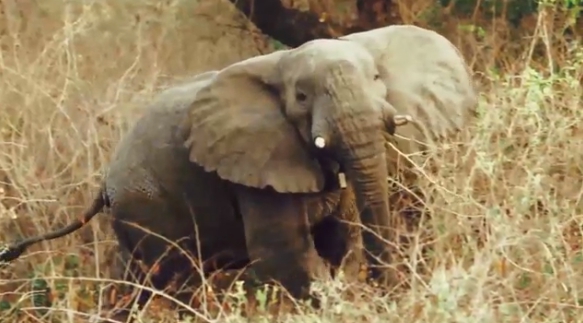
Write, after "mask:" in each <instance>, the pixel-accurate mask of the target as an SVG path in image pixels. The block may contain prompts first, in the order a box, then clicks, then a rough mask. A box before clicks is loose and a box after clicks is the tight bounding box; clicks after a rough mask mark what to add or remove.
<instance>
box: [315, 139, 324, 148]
mask: <svg viewBox="0 0 583 323" xmlns="http://www.w3.org/2000/svg"><path fill="white" fill-rule="evenodd" d="M314 145H316V147H318V148H320V149H322V148H324V147H326V139H324V138H322V137H316V139H314Z"/></svg>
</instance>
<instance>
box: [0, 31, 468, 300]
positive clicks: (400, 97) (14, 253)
mask: <svg viewBox="0 0 583 323" xmlns="http://www.w3.org/2000/svg"><path fill="white" fill-rule="evenodd" d="M475 102H476V98H475V92H474V89H473V85H472V82H471V76H470V73H469V70H468V69H467V67H466V66H465V63H464V61H463V58H462V57H461V56H460V55H459V53H458V52H457V50H456V49H455V47H454V46H453V45H452V44H451V43H450V42H448V41H447V40H446V39H445V38H443V37H442V36H439V35H438V34H436V33H434V32H432V31H429V30H425V29H422V28H419V27H414V26H391V27H385V28H380V29H377V30H373V31H369V32H364V33H358V34H352V35H349V36H346V37H343V38H341V39H317V40H313V41H310V42H308V43H305V44H304V45H302V46H300V47H298V48H295V49H290V50H281V51H277V52H274V53H271V54H267V55H262V56H257V57H253V58H250V59H247V60H244V61H241V62H238V63H235V64H232V65H230V66H227V67H225V68H224V69H222V70H220V71H213V72H207V73H204V74H201V75H199V76H197V77H196V78H195V79H194V80H192V81H191V82H190V83H189V84H187V85H184V86H180V87H176V88H173V89H170V90H168V91H166V92H164V93H162V94H161V95H160V96H159V97H158V98H157V99H156V100H155V102H154V103H153V104H152V105H151V106H150V107H149V109H148V110H147V112H146V113H145V114H144V115H143V116H142V117H141V119H140V120H138V122H137V123H136V124H135V126H134V127H133V128H132V130H131V131H130V132H129V133H128V134H127V135H126V136H125V137H124V138H123V139H122V141H121V142H120V143H119V145H118V147H117V149H116V152H115V154H114V157H113V159H112V161H111V164H110V166H109V169H108V172H107V174H106V176H105V178H104V181H103V185H102V188H101V193H100V195H99V196H98V197H97V198H96V199H95V201H94V204H93V206H92V207H91V208H90V209H89V210H88V211H87V213H86V214H85V219H84V221H79V222H75V223H73V224H71V225H70V226H69V227H67V228H65V229H63V230H60V231H59V232H55V233H49V234H46V235H43V236H39V237H36V238H31V239H29V240H25V241H23V242H21V243H19V244H16V245H14V246H13V247H11V248H8V249H6V250H5V251H4V253H3V254H2V257H0V259H4V260H11V259H14V258H16V257H18V256H19V255H20V254H21V253H22V252H23V251H24V249H25V248H26V247H27V246H29V245H31V244H33V243H35V242H38V241H40V240H42V239H53V238H56V237H59V236H62V235H64V234H67V233H69V232H72V231H74V230H76V229H78V228H79V227H81V226H82V225H83V223H85V222H87V221H88V220H89V219H90V218H91V217H92V216H93V215H94V214H96V213H97V212H99V211H100V210H101V209H102V208H103V207H104V206H108V207H110V209H111V214H112V216H113V219H114V221H113V228H114V231H115V234H116V236H117V239H118V240H119V244H120V247H121V248H122V249H124V250H125V251H126V252H127V253H128V254H129V255H130V256H131V257H129V261H130V262H132V263H134V264H135V263H136V262H137V261H138V260H139V261H140V262H141V263H142V264H144V265H145V268H147V269H149V270H150V272H149V273H147V274H148V275H149V276H150V277H149V278H150V280H151V281H152V282H153V283H154V286H155V287H156V288H164V287H166V286H167V285H168V284H169V283H170V281H171V278H173V277H174V278H177V279H178V281H179V283H183V282H185V281H187V280H189V279H192V278H193V277H194V276H198V273H197V272H196V270H195V268H196V265H197V263H196V261H194V262H193V261H192V260H191V259H190V258H194V259H198V260H201V261H204V262H205V263H206V264H205V265H204V266H203V271H205V272H209V271H213V270H217V269H219V268H241V267H243V266H245V265H248V264H250V266H251V269H252V272H253V273H254V275H255V277H256V278H257V279H258V280H259V281H262V282H266V281H269V280H272V279H273V280H276V281H279V282H280V283H282V285H283V286H284V287H286V289H287V290H288V291H289V292H290V293H291V294H292V295H293V296H294V297H306V296H307V295H308V294H309V287H310V282H311V281H313V279H315V278H318V277H326V276H328V275H329V274H330V271H329V270H328V264H330V265H332V267H333V268H337V267H338V266H339V265H340V263H341V262H342V261H343V260H345V261H344V262H345V263H347V265H348V267H347V269H346V270H347V275H348V276H349V277H353V276H355V274H356V272H357V270H358V267H359V266H360V264H361V257H366V259H364V262H365V263H366V264H367V265H368V266H369V268H371V273H370V274H371V278H372V279H375V280H377V281H379V282H380V283H383V282H387V281H389V280H390V277H391V275H390V274H389V271H388V269H387V268H386V266H385V267H383V266H382V265H383V263H389V262H390V252H389V251H390V250H389V245H388V244H387V243H386V242H387V241H391V240H392V234H391V231H390V228H388V224H389V223H391V219H390V216H391V212H390V210H389V204H388V197H389V191H388V183H387V177H388V176H389V173H388V169H392V165H389V163H390V159H388V158H387V156H386V155H385V154H386V147H385V139H384V136H386V135H389V136H392V135H393V134H394V133H395V131H396V128H397V127H398V126H400V125H405V124H407V122H408V121H411V118H410V117H409V116H408V114H409V113H410V112H411V114H412V115H414V116H415V117H419V118H418V119H419V120H414V121H415V122H413V124H414V125H415V126H414V127H413V128H407V129H409V130H408V132H407V134H410V135H411V136H413V137H415V138H416V139H419V134H429V135H431V134H432V133H436V134H437V135H443V134H446V133H448V132H453V131H456V130H458V129H459V128H460V127H462V126H463V125H464V122H465V120H466V118H467V117H469V116H470V115H472V113H473V109H474V108H475ZM397 111H399V113H402V114H398V112H397ZM399 129H400V128H399ZM427 130H429V131H427ZM354 222H356V223H360V224H361V225H362V227H363V228H364V229H363V230H360V227H357V226H352V225H350V223H354ZM363 250H365V251H366V252H364V253H363V252H362V251H363ZM135 268H136V269H135V272H136V273H139V270H138V269H137V268H138V266H136V267H135ZM140 277H143V275H142V276H140ZM139 279H142V278H139ZM143 300H145V299H142V300H141V301H143Z"/></svg>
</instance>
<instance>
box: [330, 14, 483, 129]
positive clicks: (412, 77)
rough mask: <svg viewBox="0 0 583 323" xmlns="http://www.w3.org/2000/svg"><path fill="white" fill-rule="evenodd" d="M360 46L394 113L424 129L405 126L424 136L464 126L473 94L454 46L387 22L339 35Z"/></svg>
mask: <svg viewBox="0 0 583 323" xmlns="http://www.w3.org/2000/svg"><path fill="white" fill-rule="evenodd" d="M340 39H343V40H349V41H353V42H356V43H358V44H360V45H362V46H364V47H365V48H366V49H367V50H368V51H369V52H370V53H371V54H372V56H373V57H374V59H375V61H376V63H377V65H378V66H379V69H380V70H381V78H382V79H383V81H384V82H385V85H386V86H387V101H388V102H389V103H391V104H392V105H393V106H394V107H395V109H396V110H397V112H398V113H401V114H409V115H411V116H412V117H413V118H414V119H416V120H419V121H421V122H422V123H423V124H424V126H425V130H424V131H423V132H424V133H421V131H420V130H419V131H418V130H412V131H407V130H406V129H410V130H411V129H412V128H411V127H412V126H411V125H407V126H404V127H400V128H399V129H402V131H405V132H408V133H413V136H414V137H417V139H420V140H425V139H429V138H426V136H427V135H429V134H427V133H425V131H429V132H430V135H433V136H434V138H436V137H444V136H446V135H448V134H450V133H452V132H455V131H457V130H459V129H461V128H463V127H464V126H466V124H467V121H468V119H469V117H472V116H474V115H475V113H476V108H477V102H478V97H477V93H476V90H475V88H474V84H473V80H472V74H471V71H470V70H469V68H468V67H467V65H466V63H465V61H464V59H463V57H462V56H461V55H460V53H459V51H458V50H457V48H456V47H455V46H454V45H453V44H452V43H451V42H450V41H449V40H447V39H446V38H445V37H443V36H441V35H439V34H438V33H436V32H434V31H431V30H428V29H424V28H421V27H417V26H413V25H393V26H389V27H383V28H378V29H373V30H369V31H365V32H359V33H353V34H350V35H346V36H343V37H340Z"/></svg>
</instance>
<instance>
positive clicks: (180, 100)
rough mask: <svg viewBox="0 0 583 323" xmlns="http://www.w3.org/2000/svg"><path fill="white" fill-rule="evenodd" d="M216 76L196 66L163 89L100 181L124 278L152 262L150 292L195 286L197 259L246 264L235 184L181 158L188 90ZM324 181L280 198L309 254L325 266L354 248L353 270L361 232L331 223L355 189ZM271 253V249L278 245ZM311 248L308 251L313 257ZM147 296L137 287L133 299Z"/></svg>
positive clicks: (350, 214)
mask: <svg viewBox="0 0 583 323" xmlns="http://www.w3.org/2000/svg"><path fill="white" fill-rule="evenodd" d="M215 74H216V72H209V73H205V74H204V75H202V76H198V77H196V78H195V81H192V82H191V83H189V84H186V85H183V86H179V87H175V88H171V89H169V90H167V91H165V92H164V93H162V94H161V95H160V96H159V97H158V98H157V99H156V101H155V103H153V104H152V105H151V106H150V107H148V108H147V111H146V112H145V113H144V114H143V116H142V117H141V118H140V119H139V120H138V121H137V122H136V124H135V125H134V126H133V128H132V129H131V130H130V131H129V132H128V133H127V134H126V135H125V137H124V138H123V139H122V141H121V142H120V143H119V145H118V147H117V149H116V151H115V153H114V155H113V158H112V160H111V162H110V165H109V167H108V171H107V174H106V176H105V180H104V182H105V193H106V198H107V200H108V201H109V207H110V209H109V212H110V213H111V215H112V216H113V228H114V231H115V234H116V237H117V239H118V241H119V245H120V251H121V253H122V258H123V259H124V261H125V263H124V265H126V266H128V269H129V270H128V271H125V275H124V277H123V278H124V279H126V280H130V281H135V282H138V283H141V280H143V279H145V277H144V272H143V270H144V269H151V272H150V273H149V276H150V277H147V279H148V280H149V281H150V282H152V283H153V285H154V287H156V288H158V289H164V288H166V287H168V285H169V283H170V282H171V280H173V279H174V280H173V281H172V283H173V284H174V285H176V284H178V286H182V285H184V284H186V285H189V287H196V286H198V285H199V283H200V282H199V279H200V269H197V267H198V266H199V264H198V261H204V262H206V265H205V266H204V270H203V271H204V273H205V274H209V273H210V272H212V271H214V270H217V269H221V268H222V269H236V268H243V267H244V266H246V265H248V264H249V256H248V253H247V250H246V242H247V240H246V238H245V230H244V226H243V220H242V215H241V212H240V208H241V205H240V204H241V201H239V200H238V198H237V195H236V192H235V190H236V189H237V187H238V188H240V185H237V184H233V183H230V182H228V181H225V180H223V179H221V178H220V177H219V176H217V174H216V173H209V172H207V171H205V170H204V169H203V168H202V167H200V166H198V165H196V164H194V163H192V162H190V161H189V159H188V153H189V151H188V149H187V148H186V147H185V146H184V141H185V139H186V135H187V132H186V130H187V129H186V128H185V123H184V121H185V120H188V119H187V113H188V111H189V108H190V105H191V103H192V101H193V100H194V98H195V96H196V93H197V88H199V87H200V86H202V85H203V84H204V83H205V82H208V79H210V78H212V77H214V75H215ZM331 182H332V180H331ZM332 186H333V188H330V189H327V190H326V191H325V192H322V193H317V194H296V195H294V196H293V198H292V199H291V200H289V201H287V202H284V203H293V204H294V205H295V206H296V207H291V208H290V211H293V212H298V211H299V212H300V213H303V214H298V215H297V216H295V218H297V217H300V216H305V217H306V218H307V219H308V221H309V223H310V226H309V227H310V228H311V231H312V235H313V237H314V243H315V247H316V249H317V251H318V255H319V256H321V257H323V258H324V259H325V260H326V261H327V262H328V263H329V264H330V265H332V269H336V268H338V266H340V264H341V262H342V260H343V257H344V256H345V255H346V253H347V252H348V251H349V250H348V249H349V248H352V249H354V250H351V251H352V252H353V253H352V255H351V256H350V257H349V258H348V259H346V260H345V262H346V263H347V264H348V266H346V268H345V270H346V271H347V272H349V273H353V274H349V276H352V277H356V276H357V274H358V271H359V270H360V264H362V263H363V261H362V259H361V258H362V256H361V254H359V251H358V249H356V247H360V231H359V230H358V228H357V227H355V226H351V225H349V224H345V223H341V222H340V221H341V220H346V221H351V222H356V223H358V213H357V209H356V205H355V202H354V195H353V192H352V189H351V187H348V188H347V189H344V190H341V189H339V188H338V186H337V185H332ZM251 194H259V195H263V196H264V198H265V199H266V200H272V201H280V200H278V199H277V197H275V198H274V196H278V195H280V194H279V193H276V192H273V191H272V190H269V189H266V190H253V191H252V192H251ZM290 196H291V195H290ZM251 207H257V208H259V207H265V206H261V205H254V206H251ZM282 208H285V204H283V203H279V202H278V203H274V212H285V211H282ZM274 221H276V223H273V222H271V223H270V222H268V221H265V222H266V223H265V226H266V229H268V228H269V226H270V225H271V227H273V228H275V227H281V228H286V227H289V228H290V229H291V228H293V226H294V223H292V222H290V223H286V222H285V221H286V220H285V218H282V219H277V218H276V219H274ZM125 222H128V223H133V225H130V224H126V223H125ZM137 226H139V227H142V228H143V229H140V228H138V227H137ZM144 229H145V230H144ZM148 231H149V232H151V233H152V234H148ZM196 233H198V237H197V236H196ZM158 235H159V236H162V237H158ZM266 238H267V239H268V238H269V237H266ZM165 240H167V241H165ZM197 241H199V243H200V245H199V246H197ZM274 241H276V240H274ZM297 243H298V244H300V243H301V241H298V242H297ZM173 244H175V245H176V246H175V247H173ZM176 247H180V248H182V249H183V250H182V251H180V250H178V249H177V248H176ZM274 250H276V251H277V246H274ZM132 251H133V252H132ZM130 254H131V256H130ZM318 255H316V254H314V255H311V257H314V259H315V260H314V261H318V259H317V258H319V257H318ZM189 258H190V259H189ZM291 261H293V259H290V262H291ZM187 281H189V282H188V283H186V282H187ZM184 287H186V286H184ZM148 296H149V295H148V294H147V293H146V294H143V295H142V296H141V298H142V299H141V300H140V302H143V301H145V299H146V298H147V297H148ZM188 296H190V295H189V293H185V297H188Z"/></svg>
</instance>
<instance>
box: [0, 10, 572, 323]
mask: <svg viewBox="0 0 583 323" xmlns="http://www.w3.org/2000/svg"><path fill="white" fill-rule="evenodd" d="M0 8H1V10H2V11H1V12H0V18H1V19H0V37H1V38H0V48H1V51H0V82H1V84H0V180H1V183H0V184H1V186H0V215H1V217H0V225H1V228H2V231H1V232H0V240H1V241H5V242H8V241H12V240H14V239H17V238H21V237H26V236H31V235H34V234H36V233H39V232H46V231H47V230H49V229H51V228H55V227H57V226H61V225H63V224H65V223H66V222H68V220H70V219H71V218H73V217H75V216H76V215H77V214H79V212H80V211H81V210H82V209H83V208H84V207H85V206H86V205H87V204H88V203H89V201H90V200H91V199H92V197H93V194H94V193H95V191H96V188H97V184H98V182H99V180H100V176H101V173H102V169H103V167H105V166H106V165H107V161H108V159H109V157H110V154H111V152H112V148H113V147H114V145H115V144H116V143H117V141H118V140H119V138H120V136H122V135H123V133H124V132H125V131H126V130H127V127H128V126H129V125H130V124H131V123H132V121H133V120H135V118H136V116H138V115H139V114H140V109H141V108H142V107H143V104H144V102H146V101H147V100H148V99H149V98H151V97H152V95H154V94H155V93H156V91H157V90H158V89H159V87H160V86H165V85H166V84H169V83H171V82H173V81H175V80H177V79H179V78H182V77H188V76H189V75H192V74H195V73H197V72H201V71H205V70H210V69H216V68H221V67H223V66H225V65H227V64H229V63H232V62H234V61H237V60H240V59H243V58H246V57H249V56H252V55H256V54H259V53H262V52H266V51H270V50H271V47H270V43H269V41H268V40H267V39H266V38H265V37H263V36H261V35H260V34H259V33H257V32H256V31H255V30H254V29H252V28H251V26H248V25H245V24H244V23H243V22H241V19H240V17H239V16H238V15H237V13H236V12H235V11H234V10H233V9H232V7H231V6H230V5H229V4H228V3H227V1H218V0H216V1H202V0H201V1H186V0H169V1H165V2H160V1H153V0H143V1H136V2H125V1H110V0H106V1H83V2H81V1H78V2H73V1H56V0H55V1H42V2H41V1H33V0H18V1H17V0H7V1H2V2H1V4H0ZM498 27H499V26H498ZM498 27H496V26H494V27H492V28H490V29H486V30H485V31H484V33H482V34H480V35H479V36H476V35H475V34H474V33H470V34H468V33H463V32H461V31H460V29H452V32H451V34H448V37H450V39H452V40H453V41H454V42H455V43H456V44H458V45H460V47H461V48H463V50H464V53H465V55H466V56H467V57H468V60H469V61H471V62H472V64H473V65H472V66H473V67H474V68H475V69H476V70H481V71H483V72H484V73H481V74H479V76H480V77H479V80H480V85H481V100H480V117H479V119H478V120H477V122H476V124H475V125H474V126H473V127H471V128H469V129H467V131H465V132H464V133H463V134H461V135H460V136H458V137H457V138H454V139H452V140H451V141H449V142H447V143H444V145H443V146H441V147H439V149H438V150H437V151H436V152H435V156H434V162H435V163H436V164H437V165H438V167H437V169H436V170H433V171H430V170H429V168H428V167H423V165H419V167H420V168H419V170H418V171H419V173H420V174H421V175H422V180H421V183H420V186H421V188H422V189H423V190H424V191H425V192H426V193H427V194H428V195H429V196H430V202H429V203H428V205H427V207H428V208H429V209H430V210H431V212H432V214H433V217H432V218H431V219H430V220H429V221H428V222H427V223H425V224H424V229H425V230H427V231H431V232H432V236H433V237H434V238H435V239H434V240H433V241H432V249H431V252H430V254H429V259H428V261H427V262H426V263H424V267H425V268H426V270H425V271H420V270H418V268H419V266H418V263H419V262H421V261H422V260H421V258H420V252H419V249H420V244H421V242H419V243H417V244H416V243H413V244H412V245H411V246H410V249H408V250H406V251H405V252H407V253H408V254H406V255H405V256H406V257H405V262H404V264H403V265H404V266H405V267H409V268H410V270H409V271H408V273H407V274H406V275H405V276H404V277H403V278H404V280H405V281H406V282H407V284H408V286H407V287H406V288H404V289H403V290H401V291H400V292H399V293H398V294H397V295H392V296H390V297H388V296H385V297H381V296H375V295H374V294H373V293H370V292H360V293H359V295H358V297H356V298H354V297H353V298H351V299H348V298H347V297H346V296H345V294H346V290H345V289H346V286H345V285H343V284H342V282H341V281H334V282H330V283H327V284H319V285H318V286H317V289H318V290H319V292H320V293H321V294H322V297H323V308H322V309H321V310H319V311H315V310H311V309H308V308H307V307H299V308H298V310H297V311H296V312H299V313H295V314H286V313H280V316H279V320H280V321H281V322H349V321H351V322H352V321H356V322H386V321H391V322H470V321H472V322H530V321H532V322H535V321H536V322H575V321H578V320H581V319H583V304H581V303H582V302H583V280H581V279H580V278H581V277H582V275H583V254H582V252H581V245H582V244H583V241H582V236H581V222H582V219H581V212H582V207H581V202H580V197H581V192H582V190H581V187H582V180H581V179H582V170H581V166H580V165H583V163H582V161H583V157H582V156H583V149H581V148H582V147H581V146H582V145H583V141H582V139H583V133H582V131H581V130H579V122H580V120H581V118H582V117H583V112H580V108H581V104H582V97H583V93H582V92H583V90H582V86H581V85H582V82H581V80H582V78H583V48H581V47H580V46H579V47H577V46H572V45H573V44H572V43H570V46H571V47H569V48H570V49H569V50H564V51H558V50H557V46H555V45H554V44H556V43H557V36H556V35H555V34H553V33H552V30H553V29H552V25H551V22H550V20H549V19H545V17H544V16H541V18H540V19H538V20H536V22H534V25H533V27H536V28H533V29H532V30H530V31H529V32H525V33H530V36H531V37H530V38H528V39H525V40H523V43H521V46H517V45H516V44H514V47H513V48H514V51H512V52H511V54H505V53H504V52H503V51H502V50H500V48H501V47H500V43H501V42H505V40H504V38H500V34H501V33H500V32H499V31H498V30H497V29H496V28H498ZM502 34H504V33H502ZM559 41H561V39H559ZM517 48H518V50H516V49H517ZM494 49H497V50H494ZM517 53H518V54H519V55H518V54H517ZM488 55H503V56H502V57H499V56H496V57H495V58H497V60H494V59H492V57H490V56H488ZM537 57H541V59H540V60H534V59H535V58H537ZM500 62H503V64H500ZM494 72H495V73H494ZM107 220H108V219H107V218H106V217H105V216H102V217H99V218H98V219H96V220H94V221H93V222H92V223H91V225H90V226H88V228H86V229H84V230H81V231H80V232H78V233H75V234H72V235H70V236H68V237H65V238H62V239H59V240H56V241H52V242H47V243H43V244H41V245H39V246H37V247H33V248H31V250H30V251H29V252H27V253H26V254H25V255H24V256H23V257H22V258H21V259H19V260H17V261H15V262H14V263H13V264H10V265H9V266H7V267H5V268H3V269H1V270H0V289H1V292H0V308H1V309H3V311H2V312H1V313H0V320H1V321H5V322H12V321H17V320H22V321H24V322H39V321H40V322H50V321H51V320H57V321H59V320H60V321H61V322H84V321H87V319H88V317H89V316H90V315H97V316H100V315H102V313H100V312H99V311H100V310H99V305H100V302H101V300H102V299H103V298H106V297H105V295H100V293H104V287H105V286H108V285H109V284H110V281H109V280H108V277H112V275H113V273H112V272H111V268H112V259H113V257H114V252H113V251H112V250H113V249H112V248H113V246H114V245H115V241H114V239H113V238H112V234H111V232H110V229H109V227H108V225H107ZM418 241H421V240H418ZM35 277H43V278H44V281H46V283H47V284H48V287H50V289H51V290H52V307H51V309H50V310H49V311H48V313H47V314H46V316H45V317H43V318H40V319H39V318H38V316H39V315H40V314H41V313H40V312H41V311H40V310H41V308H39V307H38V306H39V304H33V302H32V297H31V295H30V292H31V290H33V287H35V286H37V285H39V284H40V285H41V287H42V282H44V281H39V280H38V279H35ZM37 287H38V286H37ZM241 297H242V296H241V295H240V294H239V293H237V292H233V294H232V299H233V300H232V302H231V304H230V311H226V310H219V309H217V308H213V306H211V304H210V303H206V304H205V305H204V306H200V307H196V308H192V309H191V310H192V311H193V312H196V314H197V317H199V319H200V321H204V318H207V319H209V320H210V319H218V320H219V321H221V322H223V321H228V322H243V321H244V319H243V318H242V316H241V314H240V313H239V312H240V311H241V310H242V309H243V308H244V306H243V305H238V304H239V303H238V302H243V300H242V299H241ZM257 299H258V300H259V303H260V304H261V303H262V294H258V295H257ZM8 307H12V310H8V309H7V308H8ZM260 307H261V306H260ZM161 313H162V312H161V311H157V312H155V313H150V314H148V315H154V316H156V315H158V316H160V315H162V314H161ZM165 315H166V314H165ZM168 315H169V314H168ZM164 317H165V318H158V319H156V318H155V317H154V318H150V319H148V318H147V317H146V318H143V319H142V320H143V321H144V322H158V321H168V322H171V321H173V318H172V316H164ZM258 320H259V321H265V322H267V321H269V319H268V318H265V317H264V318H259V319H258Z"/></svg>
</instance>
